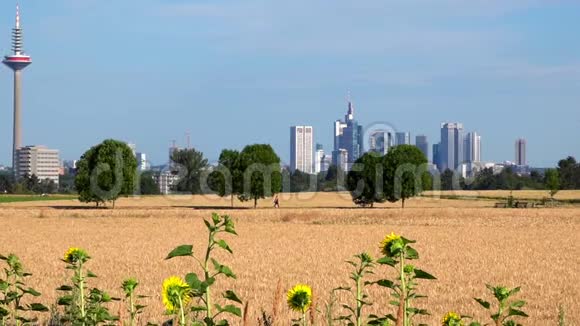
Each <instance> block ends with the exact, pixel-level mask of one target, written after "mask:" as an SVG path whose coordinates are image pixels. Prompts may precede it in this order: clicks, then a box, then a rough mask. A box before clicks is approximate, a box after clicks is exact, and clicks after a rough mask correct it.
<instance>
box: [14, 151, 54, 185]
mask: <svg viewBox="0 0 580 326" xmlns="http://www.w3.org/2000/svg"><path fill="white" fill-rule="evenodd" d="M16 158H17V159H16V170H15V174H16V176H17V178H24V177H26V176H32V175H35V176H36V177H38V179H39V180H45V179H50V180H52V181H54V183H56V184H58V178H59V175H60V168H61V166H60V158H59V151H58V150H56V149H48V148H46V147H45V146H25V147H20V148H19V149H18V150H17V151H16Z"/></svg>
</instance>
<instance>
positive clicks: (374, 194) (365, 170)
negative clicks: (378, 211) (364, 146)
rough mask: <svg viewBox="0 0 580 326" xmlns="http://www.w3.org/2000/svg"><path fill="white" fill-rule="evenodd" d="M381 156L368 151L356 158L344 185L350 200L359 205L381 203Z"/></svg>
mask: <svg viewBox="0 0 580 326" xmlns="http://www.w3.org/2000/svg"><path fill="white" fill-rule="evenodd" d="M382 159H383V158H382V157H381V156H380V155H379V154H377V153H374V152H369V153H366V154H364V155H363V156H361V157H360V158H359V159H358V160H356V162H355V164H354V165H353V167H352V169H351V170H350V171H349V172H348V174H347V177H346V187H347V189H348V191H349V192H350V195H351V196H352V200H353V202H354V203H355V204H356V205H359V206H363V207H365V206H371V207H373V205H374V203H383V202H384V201H385V200H386V198H385V193H384V192H383V189H382V187H383V164H382Z"/></svg>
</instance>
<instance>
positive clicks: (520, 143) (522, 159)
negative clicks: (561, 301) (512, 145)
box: [515, 138, 528, 166]
mask: <svg viewBox="0 0 580 326" xmlns="http://www.w3.org/2000/svg"><path fill="white" fill-rule="evenodd" d="M527 144H528V142H527V141H526V140H525V139H524V138H520V139H518V140H516V162H515V163H516V165H519V166H526V165H528V162H527V158H526V146H527Z"/></svg>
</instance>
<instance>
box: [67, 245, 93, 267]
mask: <svg viewBox="0 0 580 326" xmlns="http://www.w3.org/2000/svg"><path fill="white" fill-rule="evenodd" d="M88 259H89V255H88V254H87V252H86V251H84V250H83V249H80V248H74V247H72V248H68V250H67V252H66V253H65V254H64V261H65V262H67V263H69V264H75V263H77V262H81V263H84V262H86V261H87V260H88Z"/></svg>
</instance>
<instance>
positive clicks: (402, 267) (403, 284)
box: [399, 250, 409, 326]
mask: <svg viewBox="0 0 580 326" xmlns="http://www.w3.org/2000/svg"><path fill="white" fill-rule="evenodd" d="M399 267H400V271H399V273H400V274H401V291H402V293H401V299H400V300H403V302H404V303H403V325H404V326H409V318H408V316H407V306H408V304H407V282H406V280H405V250H401V261H400V266H399Z"/></svg>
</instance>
